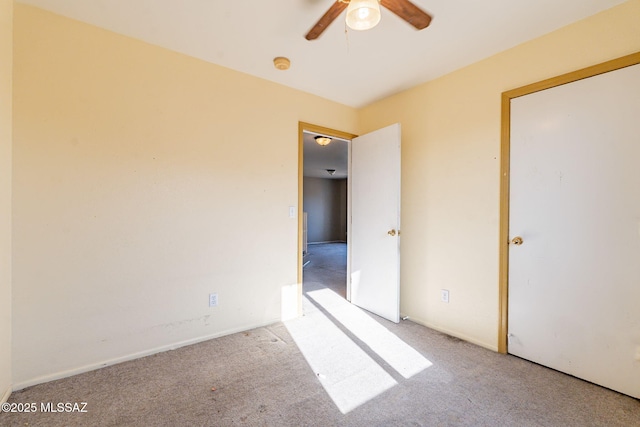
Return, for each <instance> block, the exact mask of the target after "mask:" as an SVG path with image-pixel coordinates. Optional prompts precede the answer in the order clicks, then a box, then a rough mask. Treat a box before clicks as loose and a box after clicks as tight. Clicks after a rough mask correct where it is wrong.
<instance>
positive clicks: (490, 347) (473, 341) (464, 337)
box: [407, 316, 498, 352]
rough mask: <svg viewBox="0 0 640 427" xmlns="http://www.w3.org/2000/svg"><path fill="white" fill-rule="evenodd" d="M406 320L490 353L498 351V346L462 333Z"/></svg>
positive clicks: (412, 319) (413, 320)
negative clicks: (490, 351) (482, 348)
mask: <svg viewBox="0 0 640 427" xmlns="http://www.w3.org/2000/svg"><path fill="white" fill-rule="evenodd" d="M407 320H411V321H412V322H414V323H417V324H419V325H422V326H426V327H427V328H430V329H433V330H435V331H438V332H442V333H443V334H447V335H450V336H452V337H456V338H460V339H461V340H464V341H467V342H470V343H471V344H475V345H478V346H480V347H484V348H486V349H488V350H492V351H495V352H497V351H498V346H497V345H492V344H488V343H486V342H482V341H479V340H477V339H475V338H472V337H470V336H468V335H465V334H463V333H460V332H458V331H453V330H451V329H447V328H443V327H441V326H439V325H434V324H433V323H430V322H427V321H424V320H422V319H417V318H415V317H411V316H408V319H407Z"/></svg>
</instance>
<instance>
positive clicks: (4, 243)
mask: <svg viewBox="0 0 640 427" xmlns="http://www.w3.org/2000/svg"><path fill="white" fill-rule="evenodd" d="M12 50H13V1H12V0H0V402H4V399H6V398H7V397H8V393H9V392H10V390H11V130H12V124H11V101H12V96H11V90H12V88H11V76H12V63H13V53H12Z"/></svg>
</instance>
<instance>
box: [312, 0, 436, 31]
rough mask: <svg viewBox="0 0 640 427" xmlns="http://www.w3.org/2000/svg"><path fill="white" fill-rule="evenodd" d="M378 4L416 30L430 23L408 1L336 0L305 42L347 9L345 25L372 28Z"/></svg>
mask: <svg viewBox="0 0 640 427" xmlns="http://www.w3.org/2000/svg"><path fill="white" fill-rule="evenodd" d="M378 3H380V4H381V5H382V6H384V7H386V8H387V9H389V10H390V11H391V12H393V13H395V14H396V15H398V16H399V17H400V18H402V19H404V20H405V21H407V22H408V23H409V24H411V25H413V26H414V27H415V28H416V29H418V30H422V29H424V28H427V27H428V26H429V24H430V23H431V15H429V14H428V13H426V12H425V11H423V10H422V9H420V8H419V7H418V6H416V5H415V4H413V3H411V2H410V1H409V0H337V1H336V2H335V3H333V4H332V5H331V7H330V8H329V10H327V12H326V13H325V14H324V15H322V18H320V20H319V21H318V22H316V24H315V25H314V26H313V28H312V29H311V30H310V31H309V32H308V33H307V35H306V36H305V38H306V39H307V40H315V39H317V38H318V37H319V36H320V34H322V33H323V32H324V30H326V29H327V27H328V26H329V25H330V24H331V23H332V22H333V21H334V20H335V19H336V18H337V17H338V15H340V14H341V13H342V11H343V10H345V9H347V18H346V21H347V25H349V27H351V28H353V29H355V30H367V29H369V28H373V27H374V26H375V25H377V24H378V22H379V21H380V7H379V6H378Z"/></svg>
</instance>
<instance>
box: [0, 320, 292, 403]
mask: <svg viewBox="0 0 640 427" xmlns="http://www.w3.org/2000/svg"><path fill="white" fill-rule="evenodd" d="M279 321H280V319H273V320H271V321H268V322H264V323H258V324H255V325H248V326H242V327H239V328H234V329H228V330H226V331H222V332H218V333H215V334H212V335H206V336H202V337H198V338H192V339H189V340H184V341H178V342H175V343H172V344H167V345H163V346H160V347H155V348H152V349H149V350H144V351H139V352H137V353H131V354H128V355H124V356H121V357H116V358H113V359H108V360H104V361H102V362H98V363H91V364H89V365H85V366H81V367H78V368H74V369H69V370H66V371H60V372H56V373H53V374H48V375H42V376H39V377H36V378H32V379H29V380H26V381H21V382H19V383H16V384H14V385H13V391H17V390H22V389H23V388H27V387H31V386H34V385H37V384H43V383H47V382H49V381H55V380H59V379H61V378H67V377H71V376H74V375H78V374H83V373H85V372H89V371H95V370H96V369H100V368H105V367H107V366H111V365H117V364H118V363H122V362H128V361H130V360H135V359H140V358H142V357H146V356H151V355H153V354H156V353H162V352H165V351H169V350H176V349H178V348H180V347H185V346H187V345H192V344H197V343H199V342H203V341H208V340H211V339H214V338H220V337H223V336H225V335H231V334H235V333H237V332H243V331H248V330H250V329H256V328H262V327H265V326H269V325H273V324H274V323H277V322H279ZM10 394H11V388H10V389H9V391H8V394H7V396H6V398H7V399H8V398H9V395H10ZM3 402H4V401H3Z"/></svg>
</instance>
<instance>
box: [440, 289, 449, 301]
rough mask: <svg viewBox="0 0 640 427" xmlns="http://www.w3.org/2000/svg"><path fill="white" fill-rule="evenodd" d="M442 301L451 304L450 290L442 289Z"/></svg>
mask: <svg viewBox="0 0 640 427" xmlns="http://www.w3.org/2000/svg"><path fill="white" fill-rule="evenodd" d="M440 301H442V302H446V303H447V304H448V303H449V290H447V289H440Z"/></svg>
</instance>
